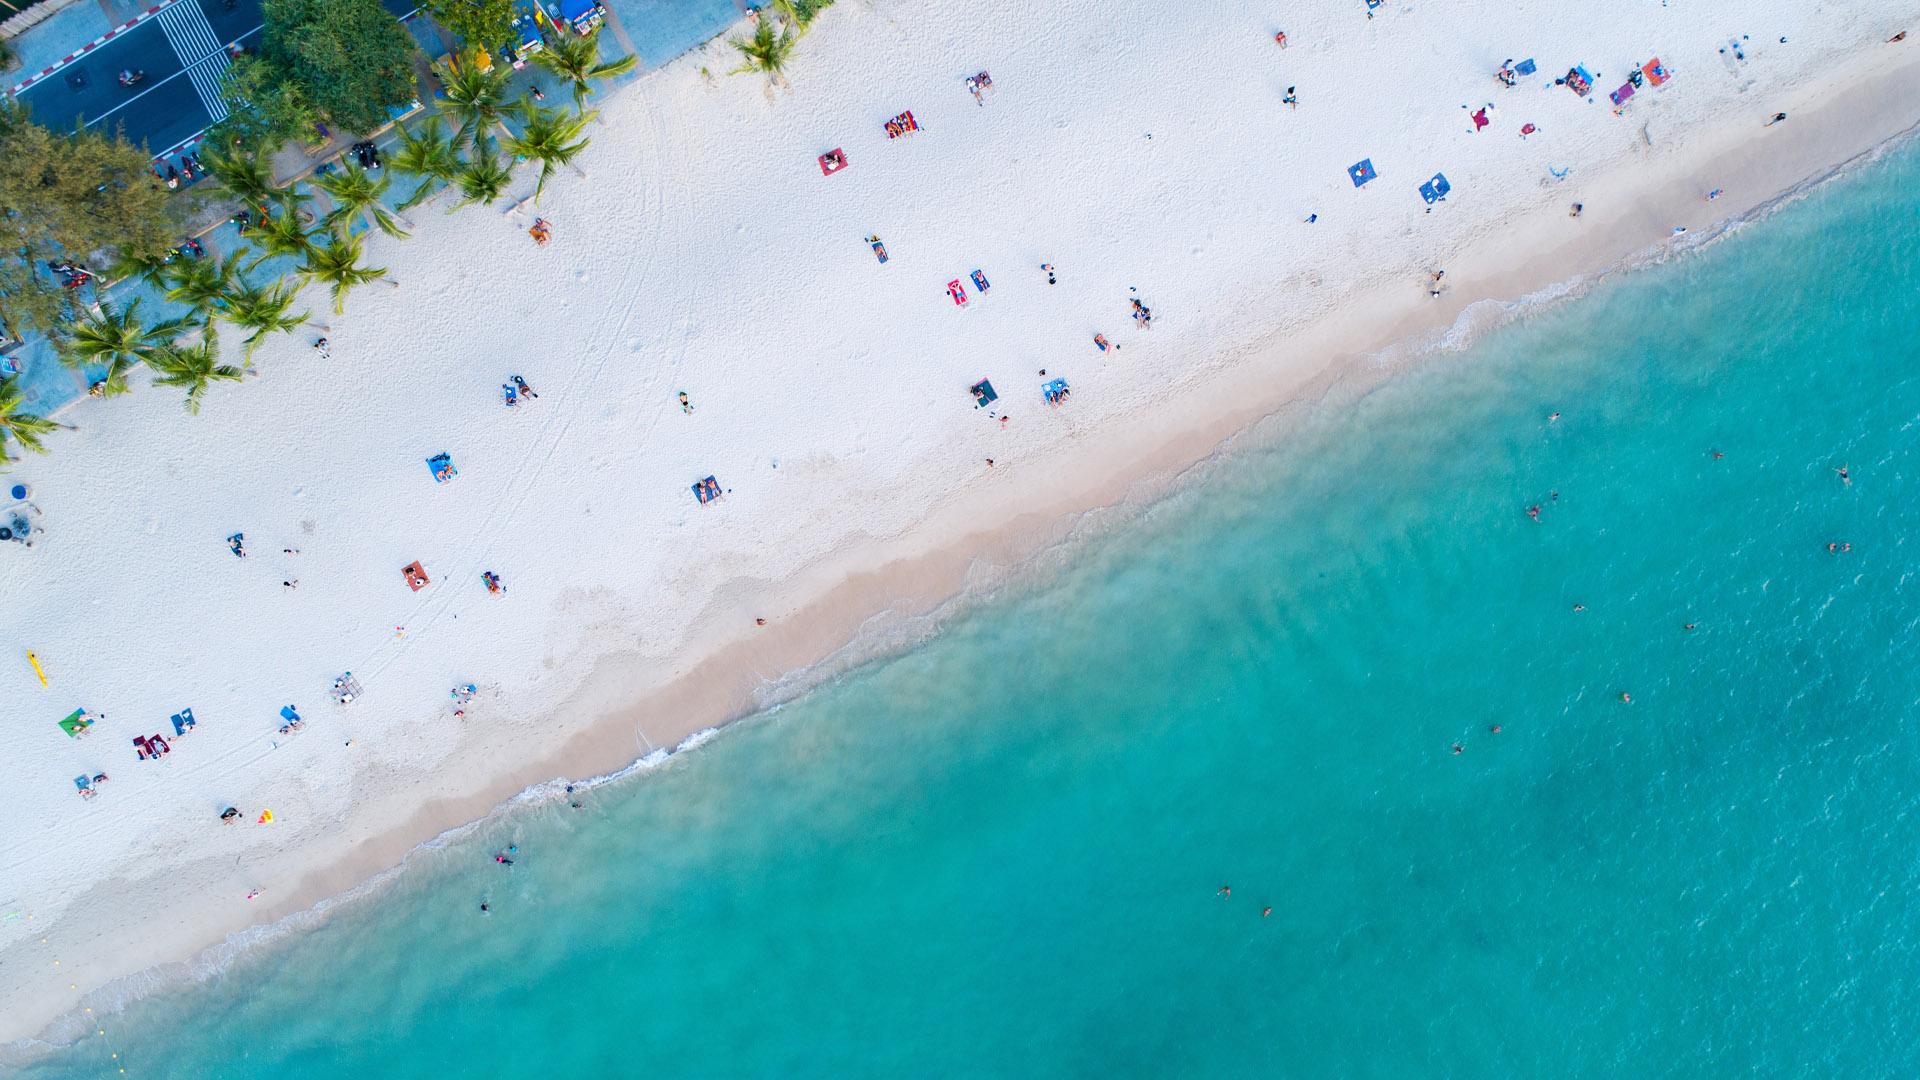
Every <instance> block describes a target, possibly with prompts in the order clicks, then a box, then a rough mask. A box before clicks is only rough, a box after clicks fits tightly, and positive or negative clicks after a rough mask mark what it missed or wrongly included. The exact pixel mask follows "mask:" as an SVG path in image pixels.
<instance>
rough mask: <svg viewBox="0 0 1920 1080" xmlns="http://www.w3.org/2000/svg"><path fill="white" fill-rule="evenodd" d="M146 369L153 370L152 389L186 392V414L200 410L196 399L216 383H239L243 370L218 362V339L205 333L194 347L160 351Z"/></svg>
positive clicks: (209, 332)
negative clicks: (169, 388) (162, 387)
mask: <svg viewBox="0 0 1920 1080" xmlns="http://www.w3.org/2000/svg"><path fill="white" fill-rule="evenodd" d="M147 363H148V366H149V367H151V368H153V370H154V379H153V384H154V385H155V386H178V387H183V388H185V389H186V391H187V401H186V405H187V411H188V412H190V413H197V412H199V411H200V398H201V396H202V395H204V394H205V393H206V392H207V388H208V387H210V386H212V385H213V384H214V383H216V382H239V381H240V380H241V379H242V378H243V377H245V375H246V371H245V369H243V368H239V367H235V366H234V365H232V364H223V363H221V362H220V340H219V338H218V337H217V336H216V335H215V334H214V333H213V331H212V330H208V331H207V333H206V334H205V335H203V336H202V337H201V339H200V341H199V342H198V343H197V344H194V345H177V344H176V345H169V346H167V347H166V348H164V349H161V350H160V351H159V352H158V353H157V354H155V356H154V357H153V359H151V360H149V361H148V362H147Z"/></svg>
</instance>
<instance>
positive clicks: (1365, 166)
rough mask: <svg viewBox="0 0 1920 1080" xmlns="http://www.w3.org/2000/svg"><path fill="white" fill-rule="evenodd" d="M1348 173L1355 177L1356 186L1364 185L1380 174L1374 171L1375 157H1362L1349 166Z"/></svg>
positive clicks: (1354, 184) (1354, 183)
mask: <svg viewBox="0 0 1920 1080" xmlns="http://www.w3.org/2000/svg"><path fill="white" fill-rule="evenodd" d="M1347 175H1348V176H1350V177H1352V178H1353V186H1354V187H1364V186H1365V185H1366V183H1367V181H1369V180H1372V179H1374V178H1376V177H1378V176H1379V175H1380V174H1379V173H1377V172H1374V171H1373V159H1372V158H1361V159H1360V161H1359V162H1357V163H1355V164H1353V165H1349V166H1347Z"/></svg>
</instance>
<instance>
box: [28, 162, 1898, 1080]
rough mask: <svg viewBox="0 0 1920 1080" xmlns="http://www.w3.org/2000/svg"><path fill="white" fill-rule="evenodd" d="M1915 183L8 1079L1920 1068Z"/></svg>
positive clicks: (1676, 290)
mask: <svg viewBox="0 0 1920 1080" xmlns="http://www.w3.org/2000/svg"><path fill="white" fill-rule="evenodd" d="M1916 185H1920V152H1915V151H1914V150H1911V149H1910V150H1907V151H1904V152H1902V153H1900V154H1898V155H1896V156H1895V157H1894V158H1892V159H1891V160H1889V161H1887V162H1884V163H1881V164H1879V165H1877V166H1875V167H1873V168H1871V169H1868V170H1865V171H1863V172H1861V173H1860V174H1858V175H1856V176H1854V177H1852V178H1849V179H1847V180H1844V181H1842V182H1839V183H1836V184H1832V185H1829V186H1827V187H1825V188H1823V189H1821V190H1820V191H1818V192H1817V193H1816V194H1814V195H1813V196H1812V197H1811V198H1809V199H1807V200H1806V201H1804V202H1802V203H1800V204H1797V205H1795V206H1793V207H1791V208H1789V209H1787V210H1785V211H1783V212H1781V213H1779V214H1778V215H1775V216H1773V217H1771V218H1769V219H1767V220H1765V221H1763V222H1761V223H1759V224H1757V225H1755V226H1752V227H1749V228H1747V229H1745V230H1744V231H1742V232H1741V233H1739V234H1738V235H1736V236H1734V237H1732V238H1730V239H1728V240H1726V241H1724V242H1722V243H1719V244H1717V245H1714V246H1713V247H1711V248H1710V249H1709V250H1707V251H1705V252H1702V253H1700V254H1698V255H1696V256H1694V257H1690V258H1687V259H1683V260H1679V261H1677V262H1674V263H1671V264H1668V265H1665V266H1661V267H1656V268H1653V269H1649V270H1645V271H1642V272H1638V273H1635V274H1632V275H1628V276H1625V277H1622V278H1620V279H1618V280H1616V281H1614V282H1611V283H1609V284H1607V285H1605V286H1604V287H1602V288H1601V289H1600V290H1598V291H1596V292H1595V293H1594V294H1593V295H1590V296H1588V297H1586V298H1583V299H1581V300H1578V301H1575V302H1572V303H1569V304H1567V305H1564V306H1561V307H1559V308H1556V309H1553V310H1550V311H1548V312H1546V313H1544V314H1541V315H1538V316H1535V317H1532V318H1530V319H1527V320H1525V321H1523V322H1520V323H1517V324H1515V325H1512V326H1510V327H1507V328H1505V329H1503V330H1500V331H1498V332H1496V333H1494V334H1492V335H1490V336H1489V337H1488V338H1487V339H1485V340H1484V341H1483V342H1482V343H1481V344H1480V345H1478V346H1476V347H1475V348H1474V349H1473V350H1472V351H1471V352H1469V353H1467V354H1465V355H1460V356H1449V357H1443V358H1440V359H1438V360H1435V361H1433V362H1431V363H1428V364H1427V365H1425V366H1424V367H1423V368H1421V369H1420V370H1418V371H1416V372H1414V373H1412V374H1408V375H1404V376H1401V377H1398V378H1395V379H1393V380H1391V381H1390V382H1389V383H1388V384H1387V385H1385V386H1384V387H1382V388H1380V389H1378V390H1376V391H1375V392H1373V393H1371V394H1370V395H1367V396H1366V397H1365V398H1363V399H1361V400H1359V401H1357V402H1355V401H1348V402H1346V403H1344V404H1341V405H1337V406H1327V407H1323V408H1321V409H1320V410H1319V411H1318V412H1317V413H1316V414H1315V415H1313V416H1312V417H1310V418H1308V419H1307V420H1306V421H1305V430H1303V431H1299V432H1297V433H1295V434H1292V435H1289V436H1287V437H1285V438H1284V439H1281V440H1278V442H1277V444H1275V445H1271V446H1268V447H1266V448H1264V449H1242V450H1240V451H1239V452H1236V453H1235V454H1233V455H1231V456H1230V458H1229V459H1228V460H1226V461H1223V462H1221V463H1219V464H1218V465H1216V466H1215V467H1213V468H1211V469H1210V470H1208V472H1209V475H1207V476H1206V477H1204V478H1203V479H1201V480H1199V481H1198V482H1196V483H1194V484H1193V485H1191V486H1189V487H1187V488H1186V489H1185V490H1183V491H1182V492H1180V493H1179V494H1177V495H1175V496H1173V497H1172V498H1170V499H1169V500H1168V501H1166V502H1164V503H1162V504H1160V505H1159V506H1157V507H1156V508H1154V509H1153V510H1151V511H1149V512H1148V513H1147V515H1146V516H1145V518H1144V520H1142V521H1139V522H1137V523H1133V524H1130V525H1128V526H1126V527H1124V528H1121V529H1118V530H1116V531H1114V532H1113V533H1111V534H1109V535H1107V536H1104V537H1101V538H1099V539H1097V540H1094V541H1092V542H1089V543H1086V544H1085V545H1084V546H1083V547H1081V548H1080V549H1079V550H1078V551H1077V552H1075V554H1074V557H1073V559H1072V560H1071V561H1070V563H1069V564H1068V565H1067V566H1066V567H1065V568H1064V569H1063V570H1061V571H1059V572H1058V573H1050V574H1047V575H1045V576H1044V579H1043V580H1040V581H1038V582H1035V583H1032V584H1030V585H1028V586H1027V587H1024V588H1022V589H1020V590H1015V593H1016V595H1010V596H1007V597H1004V598H1001V599H997V600H994V601H992V602H990V603H987V604H985V605H983V606H981V607H980V608H978V609H976V610H974V611H973V612H971V613H969V614H967V615H965V616H962V617H960V618H959V619H957V620H956V621H955V622H954V623H953V624H952V625H951V626H949V627H948V628H947V629H946V630H945V632H943V633H942V634H941V635H940V636H938V637H937V638H936V639H934V640H933V641H931V642H929V643H927V644H925V645H923V646H921V647H919V648H917V649H915V650H913V651H912V652H910V653H908V654H905V655H903V656H900V657H897V658H894V659H891V660H887V661H884V662H881V663H878V664H874V665H872V666H869V667H868V668H866V669H864V670H862V671H860V672H858V673H856V674H855V675H853V676H851V677H848V678H845V679H842V680H840V681H838V682H836V683H835V684H833V685H831V686H828V687H826V688H823V689H821V690H819V691H817V692H814V693H811V694H809V695H807V696H806V697H804V698H802V699H801V700H800V701H798V702H796V703H794V704H792V705H790V706H788V707H786V708H784V709H782V710H779V711H778V712H776V713H774V714H773V715H771V716H769V717H765V718H762V719H759V720H756V721H753V722H750V723H748V724H746V725H743V726H742V727H740V728H738V729H736V730H734V731H732V732H731V733H729V734H727V735H725V736H724V737H722V738H719V739H717V740H715V741H714V742H712V743H710V744H709V745H707V746H705V747H704V748H702V749H700V750H699V751H697V752H695V753H692V754H689V755H686V756H685V757H684V758H682V759H680V760H679V761H678V763H677V764H675V765H673V766H671V767H669V768H667V769H665V770H662V771H660V772H657V773H654V774H651V775H648V776H646V777H643V778H640V779H638V780H635V781H631V782H625V783H621V784H616V785H612V786H609V787H605V788H601V789H597V790H595V791H593V792H592V793H591V794H590V795H588V796H587V805H586V808H585V809H584V810H581V811H570V810H568V809H566V808H565V806H564V804H561V805H559V806H549V807H544V808H534V809H527V810H522V811H519V812H515V813H512V814H509V815H506V816H505V817H503V818H502V819H501V820H499V821H496V822H493V823H490V824H489V825H488V826H486V827H485V829H484V835H482V836H479V837H476V838H474V839H473V840H471V841H468V842H463V843H460V844H456V845H453V846H452V847H450V848H448V849H445V850H442V851H439V852H435V853H432V854H430V855H427V856H425V857H424V858H423V859H422V860H421V863H420V865H418V866H416V867H414V868H413V869H411V870H409V871H408V872H407V873H406V874H404V875H402V877H401V879H400V880H399V881H398V882H396V883H395V884H394V885H392V886H391V887H388V888H386V889H384V890H382V891H381V892H379V893H378V895H377V897H376V898H375V899H374V900H373V901H372V902H368V903H360V904H355V905H351V906H348V907H347V908H345V909H343V910H342V911H340V912H338V913H337V914H336V915H335V917H333V918H331V919H330V920H328V921H327V922H326V923H325V924H324V925H323V926H321V927H320V928H318V929H316V930H313V931H311V932H309V933H306V934H303V935H299V936H298V937H296V938H295V939H293V940H291V941H290V942H286V943H282V944H279V945H275V946H272V947H270V948H266V949H262V950H257V951H255V952H253V953H251V954H249V955H248V956H247V957H245V958H243V959H242V960H240V961H239V962H237V963H236V964H234V965H233V966H232V967H231V968H230V969H229V970H228V971H227V972H226V973H225V974H223V975H221V976H219V977H217V978H216V979H214V980H212V981H211V982H209V983H208V984H206V985H204V986H200V987H196V988H192V989H184V990H179V991H177V992H174V993H171V994H168V995H166V996H165V997H163V998H158V999H149V1000H147V1001H144V1002H142V1003H139V1004H136V1005H134V1006H132V1007H131V1008H130V1009H129V1010H128V1011H127V1012H126V1013H125V1014H123V1015H116V1016H112V1017H109V1018H107V1020H106V1021H105V1022H104V1026H105V1028H106V1030H107V1031H108V1037H107V1038H105V1039H100V1038H96V1039H94V1040H92V1041H90V1042H88V1043H86V1044H83V1045H82V1046H80V1047H77V1048H74V1049H70V1050H67V1051H63V1052H61V1053H60V1054H58V1055H56V1056H55V1057H53V1058H51V1059H49V1060H47V1061H44V1062H43V1063H42V1064H40V1065H39V1066H36V1067H34V1068H33V1069H31V1070H29V1071H28V1073H27V1075H28V1076H31V1077H35V1078H51V1077H68V1076H75V1077H78V1076H98V1075H115V1072H114V1070H115V1068H117V1067H118V1066H119V1065H121V1064H124V1065H125V1066H126V1070H127V1071H126V1075H128V1076H130V1077H181V1078H203V1077H222V1078H225V1077H263V1078H272V1080H291V1078H296V1077H347V1076H352V1077H421V1078H424V1077H445V1076H471V1077H496V1076H498V1077H517V1076H642V1075H668V1076H703V1077H704V1076H748V1077H867V1076H871V1077H901V1076H1041V1077H1055V1076H1170V1075H1177V1076H1300V1077H1324V1076H1421V1077H1426V1076H1460V1077H1484V1076H1526V1077H1538V1076H1688V1077H1694V1076H1734V1075H1741V1076H1747V1075H1760V1076H1792V1075H1810V1076H1848V1077H1872V1076H1911V1075H1913V1074H1914V1073H1915V1071H1916V1070H1917V1069H1920V1021H1916V1020H1915V1019H1914V1016H1915V1012H1916V1008H1917V1007H1920V949H1917V948H1916V946H1920V903H1917V901H1916V897H1917V896H1920V892H1917V889H1920V880H1917V879H1920V818H1917V817H1916V813H1915V810H1916V798H1917V796H1920V726H1916V724H1915V720H1916V719H1920V706H1917V705H1916V702H1917V701H1920V676H1916V674H1915V670H1914V663H1913V661H1914V658H1915V645H1916V641H1915V636H1916V633H1915V626H1916V619H1920V596H1916V590H1917V589H1920V581H1916V580H1915V576H1914V570H1915V568H1916V565H1920V558H1916V553H1915V551H1914V549H1911V548H1908V547H1907V546H1906V539H1907V537H1908V535H1909V534H1910V533H1911V534H1920V500H1916V498H1915V497H1914V496H1915V494H1916V492H1917V491H1920V483H1916V482H1913V479H1912V478H1911V477H1910V475H1909V474H1914V473H1920V378H1916V374H1915V367H1916V364H1915V361H1916V358H1920V345H1916V332H1917V331H1920V260H1916V259H1915V257H1914V256H1915V255H1916V253H1920V212H1916V209H1915V203H1914V201H1913V199H1912V197H1911V194H1910V192H1911V191H1912V190H1914V189H1915V186H1916ZM1556 410H1558V411H1560V412H1561V413H1562V414H1563V415H1562V419H1560V420H1559V421H1558V422H1556V423H1548V422H1547V417H1548V415H1549V414H1550V413H1552V412H1554V411H1556ZM1713 450H1718V451H1720V452H1722V453H1723V454H1724V457H1723V458H1719V459H1716V458H1715V457H1714V456H1713V455H1712V453H1711V451H1713ZM1842 465H1846V466H1849V468H1850V473H1851V476H1852V483H1851V484H1850V485H1847V484H1843V483H1842V482H1841V480H1840V479H1839V477H1838V476H1837V475H1836V473H1835V471H1834V470H1835V469H1837V468H1838V467H1840V466H1842ZM1552 492H1557V493H1558V498H1557V499H1556V498H1553V497H1552V496H1551V494H1550V493H1552ZM1533 504H1540V505H1541V506H1542V508H1543V509H1542V512H1541V516H1540V520H1539V522H1538V523H1536V522H1534V521H1531V520H1529V518H1528V517H1527V515H1526V514H1525V512H1524V511H1525V509H1526V507H1528V506H1529V505H1533ZM1829 542H1846V543H1850V544H1851V545H1852V550H1851V551H1849V552H1843V553H1830V552H1829V551H1828V550H1827V545H1828V543H1829ZM1576 604H1583V605H1584V606H1585V610H1584V611H1575V610H1574V605H1576ZM1689 622H1692V623H1696V624H1697V628H1696V629H1694V630H1691V631H1689V630H1686V629H1684V626H1685V624H1687V623H1689ZM1623 691H1625V692H1629V693H1630V694H1631V696H1632V701H1631V703H1624V702H1622V701H1621V700H1620V694H1621V693H1622V692H1623ZM1496 724H1497V725H1500V726H1501V728H1502V731H1501V732H1500V733H1499V734H1494V733H1492V732H1491V731H1490V728H1491V727H1492V726H1493V725H1496ZM1455 743H1458V744H1460V745H1461V747H1462V752H1461V753H1459V754H1457V755H1456V754H1454V753H1452V752H1451V747H1452V746H1453V745H1454V744H1455ZM510 842H517V843H518V844H519V848H520V856H519V862H518V865H516V866H514V867H513V868H511V869H510V870H507V869H502V868H500V867H498V866H496V865H495V864H494V863H493V862H492V861H491V858H490V855H491V853H492V852H493V851H494V850H497V849H498V848H500V847H502V846H504V845H505V844H507V843H510ZM1223 884H1230V885H1231V886H1232V895H1231V896H1230V897H1221V896H1218V895H1216V890H1217V889H1219V887H1220V886H1222V885H1223ZM482 896H485V897H487V898H488V900H489V902H490V903H491V905H492V909H493V910H492V914H491V915H488V916H482V915H481V914H480V913H479V911H478V910H477V905H478V901H479V899H480V898H481V897H482ZM1268 906H1271V907H1272V914H1271V915H1270V916H1268V917H1262V914H1261V912H1262V909H1263V908H1265V907H1268ZM111 1050H118V1051H119V1052H120V1053H121V1054H122V1058H121V1059H120V1060H119V1061H114V1060H112V1059H110V1058H109V1057H108V1053H109V1052H110V1051H111Z"/></svg>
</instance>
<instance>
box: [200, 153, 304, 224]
mask: <svg viewBox="0 0 1920 1080" xmlns="http://www.w3.org/2000/svg"><path fill="white" fill-rule="evenodd" d="M200 162H201V164H203V165H205V166H206V167H207V173H208V175H210V176H212V177H213V178H214V179H215V180H216V181H218V182H219V184H220V186H221V187H223V188H226V189H227V190H228V191H229V192H231V193H232V194H233V197H234V198H236V199H239V200H240V205H241V206H244V207H247V208H248V209H250V210H253V211H256V212H258V213H261V214H265V213H266V208H267V206H268V204H270V203H276V202H278V203H283V204H284V203H285V201H286V200H287V198H288V193H287V190H286V189H285V188H282V187H280V186H279V185H278V184H275V183H274V182H273V167H272V166H271V165H268V164H267V163H266V162H264V161H262V160H260V158H259V156H258V155H255V154H250V153H248V152H247V151H245V150H240V149H237V148H234V147H222V146H220V145H218V144H217V143H208V144H207V145H206V146H205V147H203V148H202V149H201V150H200Z"/></svg>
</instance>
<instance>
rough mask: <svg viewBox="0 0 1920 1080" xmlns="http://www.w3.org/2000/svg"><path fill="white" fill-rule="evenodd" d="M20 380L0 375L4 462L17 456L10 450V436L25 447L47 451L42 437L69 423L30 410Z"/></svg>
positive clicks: (0, 436) (0, 432)
mask: <svg viewBox="0 0 1920 1080" xmlns="http://www.w3.org/2000/svg"><path fill="white" fill-rule="evenodd" d="M16 382H17V380H15V379H13V378H7V379H0V462H8V461H12V460H13V457H12V456H11V455H10V454H8V453H7V441H8V440H9V439H11V440H12V441H13V442H14V443H16V444H17V445H19V446H20V447H21V448H23V449H26V450H31V451H33V452H34V453H36V454H44V453H46V452H47V448H46V446H45V445H44V444H43V443H42V442H41V441H40V440H42V439H44V438H46V437H47V436H48V435H51V434H53V430H54V429H55V428H59V427H65V426H66V425H65V424H57V423H54V422H53V421H52V420H49V419H47V418H46V417H44V416H36V415H34V414H33V413H30V412H27V411H26V410H25V408H24V406H25V405H26V396H25V395H24V394H22V393H21V392H20V388H19V387H18V386H16V385H15V383H16Z"/></svg>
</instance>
